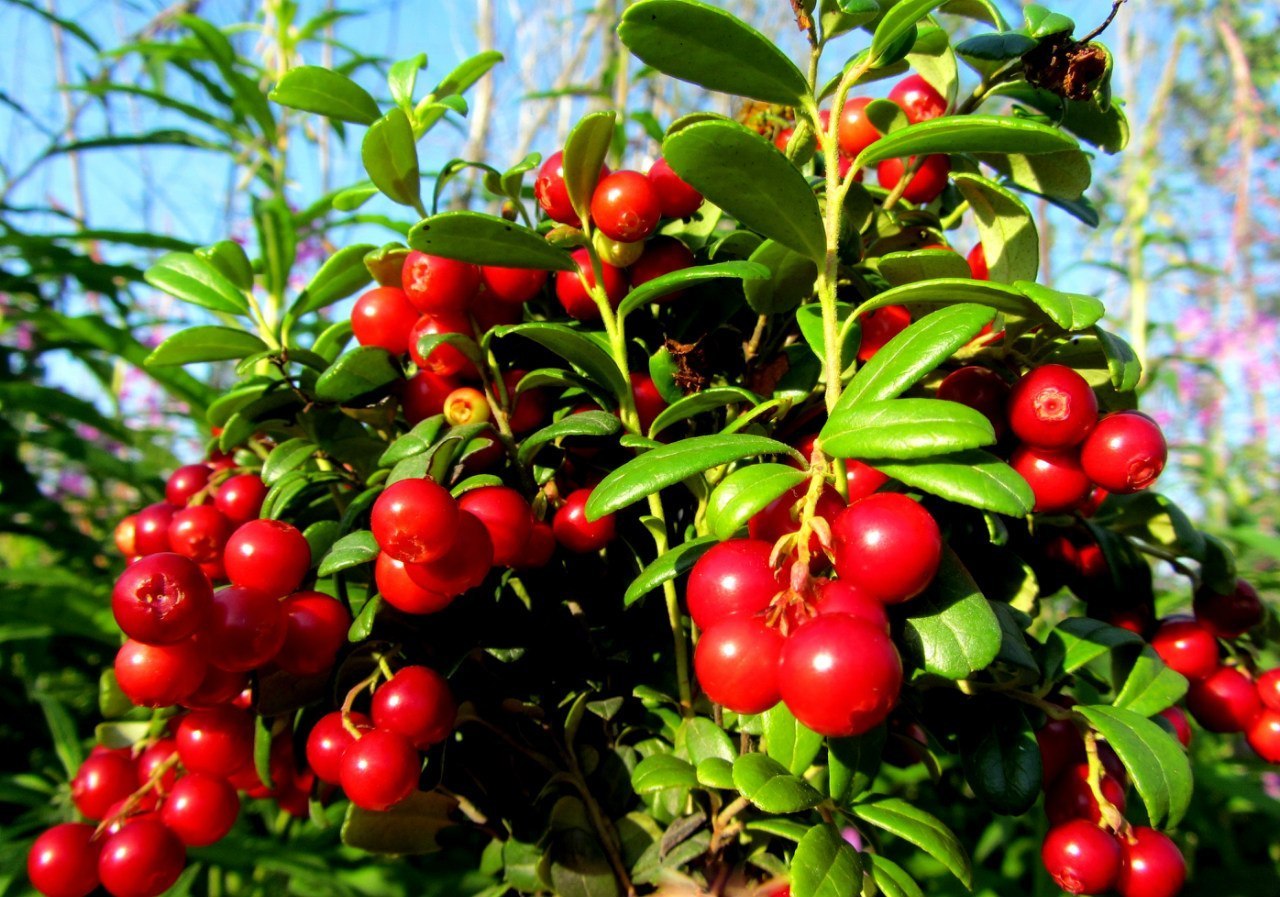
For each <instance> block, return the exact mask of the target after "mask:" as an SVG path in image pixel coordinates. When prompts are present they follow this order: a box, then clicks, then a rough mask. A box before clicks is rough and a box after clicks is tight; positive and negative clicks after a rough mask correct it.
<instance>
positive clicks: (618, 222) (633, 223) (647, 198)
mask: <svg viewBox="0 0 1280 897" xmlns="http://www.w3.org/2000/svg"><path fill="white" fill-rule="evenodd" d="M661 217H662V206H661V205H660V203H659V200H658V194H657V192H656V191H655V190H654V188H653V184H652V183H651V182H650V181H649V179H648V178H647V177H645V176H644V175H642V174H641V173H640V172H638V171H615V172H614V173H613V174H610V175H606V176H605V177H603V178H601V179H600V181H599V183H597V184H596V189H595V192H594V193H592V194H591V221H592V223H593V224H594V225H595V226H596V227H598V228H599V229H600V230H601V231H602V232H603V233H604V235H605V236H606V237H608V238H609V239H611V240H617V241H618V242H620V243H635V242H637V241H639V240H643V239H644V238H645V237H647V236H649V234H651V233H653V231H654V229H655V228H656V227H657V226H658V219H659V218H661Z"/></svg>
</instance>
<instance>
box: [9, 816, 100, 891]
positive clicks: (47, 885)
mask: <svg viewBox="0 0 1280 897" xmlns="http://www.w3.org/2000/svg"><path fill="white" fill-rule="evenodd" d="M93 828H94V827H93V826H92V825H86V824H85V823H83V822H64V823H62V824H60V825H55V826H54V827H53V828H51V829H48V830H47V831H45V832H43V833H41V835H40V837H38V838H36V840H35V842H34V843H33V844H32V845H31V850H30V851H29V852H28V853H27V877H28V878H30V879H31V884H32V886H33V887H34V888H35V889H36V890H37V891H39V892H40V893H41V894H43V895H45V897H88V895H89V893H90V892H91V891H93V889H94V888H96V887H97V886H98V850H99V847H100V845H99V843H98V842H97V841H94V840H93Z"/></svg>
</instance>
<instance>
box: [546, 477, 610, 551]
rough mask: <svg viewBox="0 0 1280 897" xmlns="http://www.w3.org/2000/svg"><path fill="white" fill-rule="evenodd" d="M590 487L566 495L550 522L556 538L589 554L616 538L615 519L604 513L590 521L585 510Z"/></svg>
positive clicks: (569, 547) (573, 549) (571, 548)
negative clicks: (597, 518)
mask: <svg viewBox="0 0 1280 897" xmlns="http://www.w3.org/2000/svg"><path fill="white" fill-rule="evenodd" d="M590 497H591V490H590V489H575V490H574V491H573V492H570V493H569V494H568V495H567V496H565V500H564V504H563V505H561V507H560V510H558V511H556V516H555V518H554V519H553V520H552V522H551V528H552V531H553V532H554V533H555V537H556V541H557V542H559V543H560V544H561V545H563V546H564V547H565V548H567V549H569V550H570V551H572V552H575V553H577V554H590V553H592V552H596V551H599V550H600V549H602V548H604V547H605V546H606V545H608V544H609V543H610V542H612V541H613V537H614V534H615V525H616V524H615V518H614V516H613V515H612V514H605V515H604V516H603V517H601V518H600V519H599V520H588V519H587V513H586V506H587V499H589V498H590Z"/></svg>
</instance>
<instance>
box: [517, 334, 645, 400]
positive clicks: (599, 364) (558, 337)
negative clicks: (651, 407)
mask: <svg viewBox="0 0 1280 897" xmlns="http://www.w3.org/2000/svg"><path fill="white" fill-rule="evenodd" d="M494 333H495V334H496V335H497V336H498V337H507V336H510V335H512V334H519V335H520V336H523V337H525V338H526V339H530V340H533V341H534V342H535V343H537V344H538V345H540V346H542V347H543V348H544V349H547V350H549V351H551V352H554V353H555V354H556V355H559V356H560V357H561V358H563V359H564V360H565V361H567V362H569V363H570V364H571V365H573V366H574V367H575V368H577V369H578V370H579V371H581V372H582V373H583V374H585V375H586V376H587V377H588V378H589V379H590V380H592V381H593V382H595V383H596V384H598V385H600V386H603V387H605V388H606V389H608V391H609V392H610V393H611V394H612V395H613V397H614V398H615V399H616V398H617V397H618V396H621V395H623V393H624V392H626V391H629V390H630V389H631V384H630V383H629V382H627V381H626V380H624V379H623V377H622V372H621V371H619V370H618V365H617V364H615V363H614V360H613V358H611V357H610V356H609V353H608V352H606V351H605V350H604V348H603V347H602V346H601V345H600V343H598V342H596V341H595V340H593V339H591V338H590V337H589V336H586V335H585V334H584V333H583V332H582V331H580V330H574V329H573V328H572V327H568V326H566V325H564V324H549V323H541V322H538V323H530V324H512V325H510V326H508V327H499V328H497V330H495V331H494Z"/></svg>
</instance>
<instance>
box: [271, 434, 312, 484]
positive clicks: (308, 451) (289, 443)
mask: <svg viewBox="0 0 1280 897" xmlns="http://www.w3.org/2000/svg"><path fill="white" fill-rule="evenodd" d="M315 453H316V444H315V443H314V442H312V441H311V440H310V439H301V438H294V439H286V440H285V441H284V442H282V443H280V444H279V445H277V446H276V447H275V448H273V449H272V450H271V454H269V455H267V460H266V461H264V462H263V464H262V481H263V482H264V483H266V484H267V485H268V486H270V485H272V484H273V483H275V482H277V481H278V480H279V479H280V478H281V477H282V476H284V475H285V474H286V473H288V472H289V471H291V470H293V469H295V468H297V467H300V466H301V465H302V464H304V463H306V462H307V461H308V460H309V459H310V458H311V456H312V455H314V454H315Z"/></svg>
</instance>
